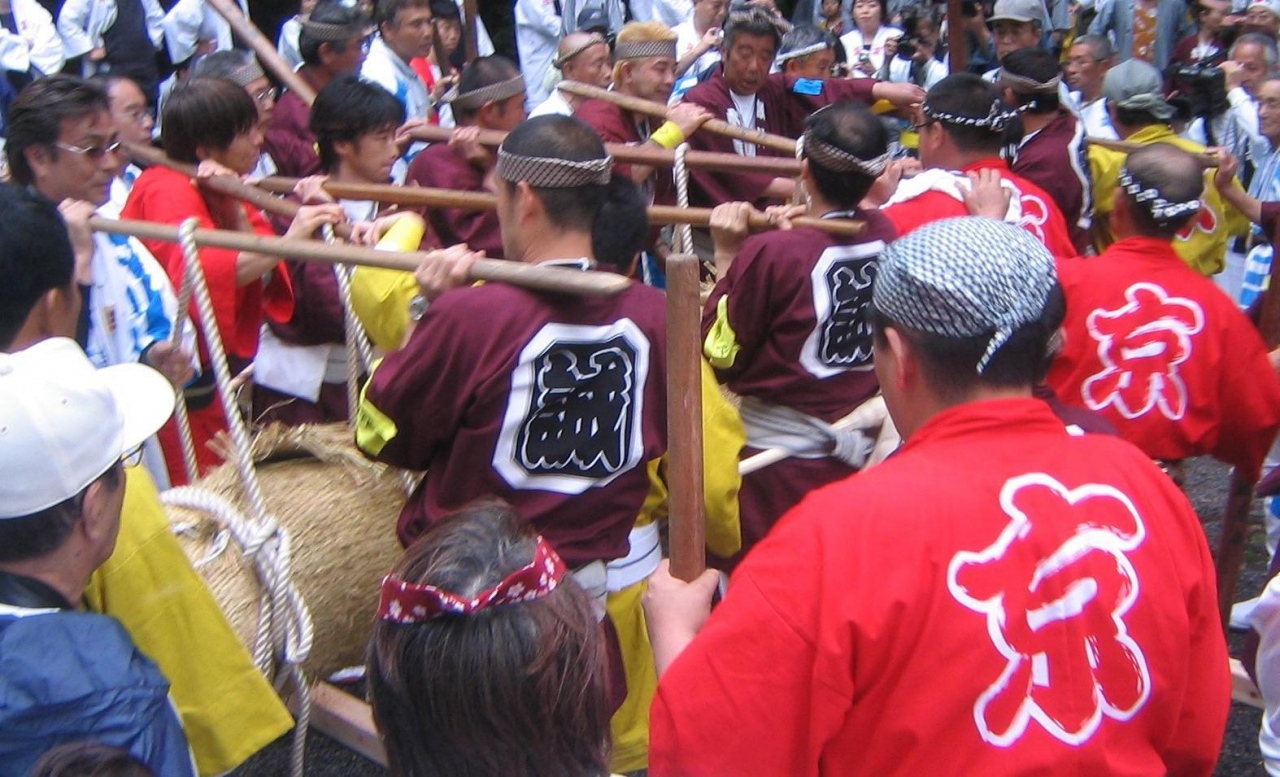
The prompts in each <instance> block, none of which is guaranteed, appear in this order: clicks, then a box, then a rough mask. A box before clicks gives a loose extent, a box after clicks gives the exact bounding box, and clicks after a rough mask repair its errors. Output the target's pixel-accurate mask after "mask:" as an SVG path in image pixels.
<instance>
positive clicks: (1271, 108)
mask: <svg viewBox="0 0 1280 777" xmlns="http://www.w3.org/2000/svg"><path fill="white" fill-rule="evenodd" d="M1256 96H1257V98H1258V129H1259V131H1260V132H1262V134H1263V135H1265V136H1266V138H1267V140H1270V141H1271V144H1272V145H1273V146H1275V145H1280V81H1277V80H1275V79H1271V80H1267V81H1263V82H1262V83H1261V84H1260V85H1259V86H1258V91H1257V95H1256Z"/></svg>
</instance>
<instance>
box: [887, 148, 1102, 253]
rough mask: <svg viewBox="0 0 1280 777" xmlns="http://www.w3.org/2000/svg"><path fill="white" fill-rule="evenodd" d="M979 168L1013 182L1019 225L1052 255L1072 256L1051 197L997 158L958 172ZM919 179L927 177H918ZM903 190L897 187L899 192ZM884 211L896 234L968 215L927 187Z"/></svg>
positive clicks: (954, 199) (952, 199) (958, 204)
mask: <svg viewBox="0 0 1280 777" xmlns="http://www.w3.org/2000/svg"><path fill="white" fill-rule="evenodd" d="M978 170H999V171H1000V176H1001V177H1002V178H1004V179H1005V180H1007V181H1009V182H1010V183H1012V184H1013V186H1014V187H1015V188H1016V189H1017V191H1018V200H1019V202H1020V206H1021V212H1022V216H1021V218H1020V219H1019V221H1018V226H1020V227H1022V228H1023V229H1025V230H1027V231H1028V232H1030V233H1031V234H1033V235H1035V237H1036V239H1037V240H1039V241H1040V242H1042V243H1044V244H1045V247H1047V248H1048V249H1049V251H1050V252H1051V253H1052V254H1053V255H1054V256H1059V257H1061V256H1075V255H1076V253H1077V252H1076V248H1075V244H1073V243H1072V242H1071V233H1070V231H1069V230H1068V229H1067V222H1066V220H1065V219H1064V218H1063V216H1062V211H1061V210H1059V209H1058V206H1057V204H1055V203H1054V201H1053V198H1052V197H1050V196H1049V195H1048V194H1046V193H1045V191H1044V190H1043V189H1041V188H1040V187H1039V186H1036V185H1035V184H1034V183H1032V182H1030V181H1028V180H1027V179H1025V178H1023V177H1022V176H1020V175H1018V174H1016V173H1014V172H1012V171H1010V170H1009V165H1008V164H1006V163H1005V162H1004V161H1003V160H1000V159H986V160H983V161H981V162H976V163H974V164H971V165H969V166H968V167H966V168H964V170H962V171H960V174H964V173H969V172H976V171H978ZM941 174H942V171H937V170H926V171H925V172H924V173H923V174H922V176H924V175H927V176H937V175H941ZM921 180H922V181H923V180H928V179H926V178H923V177H922V178H921ZM913 181H914V179H907V180H905V181H903V182H902V184H901V186H902V187H913V186H914V185H915V184H913V183H912V182H913ZM902 191H903V189H900V190H899V193H901V192H902ZM883 210H884V214H885V215H886V216H888V217H889V220H890V221H892V222H893V225H894V227H896V228H897V230H898V234H899V235H905V234H907V233H908V232H911V231H913V230H915V229H917V228H919V227H922V226H924V225H925V224H930V223H932V222H934V221H939V220H941V219H948V218H953V217H955V216H968V215H969V209H968V207H966V206H965V204H964V202H963V201H962V200H960V199H958V198H957V197H954V196H952V195H951V194H948V193H946V192H944V191H940V190H937V189H934V188H929V189H927V190H925V191H923V192H921V193H920V194H917V195H915V196H914V197H911V198H910V199H906V200H903V201H901V202H894V203H893V204H891V205H886V206H885V207H884V208H883Z"/></svg>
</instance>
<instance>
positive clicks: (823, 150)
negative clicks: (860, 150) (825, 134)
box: [796, 131, 893, 178]
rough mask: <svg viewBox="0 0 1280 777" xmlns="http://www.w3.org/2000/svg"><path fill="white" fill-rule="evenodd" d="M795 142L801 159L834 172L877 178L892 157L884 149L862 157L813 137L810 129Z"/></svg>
mask: <svg viewBox="0 0 1280 777" xmlns="http://www.w3.org/2000/svg"><path fill="white" fill-rule="evenodd" d="M796 143H797V153H798V155H799V156H800V158H801V159H808V160H809V161H810V162H813V163H814V164H816V165H818V166H819V167H823V168H826V169H827V170H831V171H832V172H836V173H853V172H857V173H862V174H863V175H869V176H871V177H872V178H879V177H880V174H881V173H883V172H884V169H885V168H886V167H888V166H889V161H890V160H891V159H892V158H893V155H892V154H890V153H889V152H887V151H886V152H885V153H883V154H881V155H880V156H878V157H875V158H874V159H862V158H860V157H858V156H855V155H853V154H850V153H849V152H848V151H845V150H844V149H842V148H837V147H836V146H833V145H831V144H830V143H827V142H825V141H822V140H819V139H818V138H815V137H814V136H813V132H812V131H807V132H805V133H804V134H803V135H801V136H800V139H799V140H797V141H796Z"/></svg>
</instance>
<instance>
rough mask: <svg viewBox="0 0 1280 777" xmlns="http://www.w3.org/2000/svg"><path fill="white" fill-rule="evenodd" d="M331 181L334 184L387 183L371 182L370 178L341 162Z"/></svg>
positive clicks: (381, 182) (332, 174)
mask: <svg viewBox="0 0 1280 777" xmlns="http://www.w3.org/2000/svg"><path fill="white" fill-rule="evenodd" d="M329 179H330V180H332V181H333V182H334V183H357V184H385V183H387V182H386V181H370V180H369V179H368V178H365V177H364V176H362V175H360V174H358V173H356V171H354V170H352V169H351V168H350V167H348V166H347V165H346V164H344V163H342V162H339V163H338V168H337V169H336V170H334V171H333V172H332V173H330V175H329Z"/></svg>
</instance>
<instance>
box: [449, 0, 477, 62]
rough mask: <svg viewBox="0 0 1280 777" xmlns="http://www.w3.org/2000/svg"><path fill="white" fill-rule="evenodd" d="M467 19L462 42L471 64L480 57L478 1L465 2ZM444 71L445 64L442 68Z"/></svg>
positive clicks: (464, 21) (464, 9)
mask: <svg viewBox="0 0 1280 777" xmlns="http://www.w3.org/2000/svg"><path fill="white" fill-rule="evenodd" d="M462 9H463V11H464V16H465V18H464V19H463V20H462V21H463V25H464V26H463V28H462V41H463V45H464V46H466V49H465V51H466V52H467V62H466V64H468V65H469V64H471V63H472V62H474V61H475V60H476V57H478V56H480V31H479V29H477V26H476V25H477V22H478V21H479V19H480V12H479V11H477V10H476V0H464V2H463V4H462ZM440 69H441V70H444V67H443V63H442V66H441V68H440Z"/></svg>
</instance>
